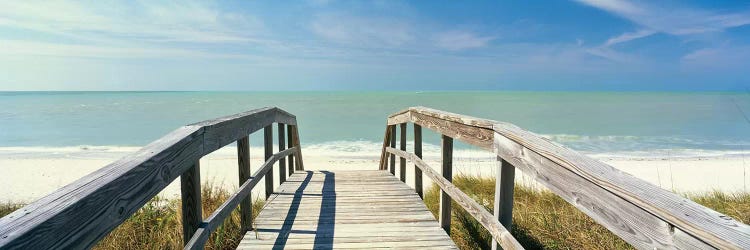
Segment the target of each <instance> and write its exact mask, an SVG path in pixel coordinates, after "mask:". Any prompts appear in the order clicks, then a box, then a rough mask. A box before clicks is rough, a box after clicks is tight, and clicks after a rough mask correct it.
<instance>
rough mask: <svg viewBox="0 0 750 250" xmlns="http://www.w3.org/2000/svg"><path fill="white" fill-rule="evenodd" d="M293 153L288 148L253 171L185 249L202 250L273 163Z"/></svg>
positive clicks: (202, 225)
mask: <svg viewBox="0 0 750 250" xmlns="http://www.w3.org/2000/svg"><path fill="white" fill-rule="evenodd" d="M294 152H296V149H295V148H289V149H287V150H284V151H281V152H278V153H276V154H274V155H272V156H271V157H269V159H268V160H267V161H266V162H265V163H263V165H261V166H260V168H259V169H258V170H256V171H255V173H254V174H253V176H252V177H251V178H250V179H248V180H247V181H245V182H244V183H243V184H242V185H241V186H240V188H239V190H237V192H235V193H234V194H232V195H231V196H229V198H228V199H227V200H226V201H225V202H224V203H222V204H221V206H219V207H218V208H216V210H215V211H214V212H213V213H212V214H211V215H209V216H208V218H206V220H204V221H202V223H201V224H200V230H198V231H197V232H196V233H195V235H193V237H192V238H191V239H190V241H189V242H188V244H187V245H186V246H185V249H203V246H204V245H205V243H206V241H207V240H208V236H209V235H210V234H211V232H212V231H213V230H214V229H216V227H218V226H219V225H220V224H221V223H223V222H224V220H225V219H226V218H227V217H228V216H229V215H230V214H231V213H232V211H233V210H234V209H235V208H236V207H237V206H238V205H239V204H240V202H242V201H243V200H244V199H245V197H247V196H249V195H250V192H251V191H252V190H253V187H255V185H257V184H258V182H260V179H261V176H263V175H265V174H266V173H268V172H272V171H273V164H274V163H276V162H277V161H279V160H282V159H284V158H285V157H286V156H287V155H289V154H292V153H294Z"/></svg>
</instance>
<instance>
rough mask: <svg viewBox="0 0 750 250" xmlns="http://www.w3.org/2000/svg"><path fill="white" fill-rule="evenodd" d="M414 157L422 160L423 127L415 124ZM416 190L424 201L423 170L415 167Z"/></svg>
mask: <svg viewBox="0 0 750 250" xmlns="http://www.w3.org/2000/svg"><path fill="white" fill-rule="evenodd" d="M414 155H416V156H417V157H419V158H420V159H421V158H422V126H419V125H417V124H414ZM414 190H416V191H417V195H419V198H423V199H424V188H423V187H422V170H420V169H419V167H417V166H414Z"/></svg>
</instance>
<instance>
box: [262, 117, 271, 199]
mask: <svg viewBox="0 0 750 250" xmlns="http://www.w3.org/2000/svg"><path fill="white" fill-rule="evenodd" d="M263 149H264V151H265V157H264V158H263V159H265V160H266V161H267V160H268V159H269V158H271V156H273V126H271V125H268V126H266V127H264V128H263ZM265 178H266V199H268V197H270V196H271V194H272V193H273V170H271V171H268V172H266V176H265Z"/></svg>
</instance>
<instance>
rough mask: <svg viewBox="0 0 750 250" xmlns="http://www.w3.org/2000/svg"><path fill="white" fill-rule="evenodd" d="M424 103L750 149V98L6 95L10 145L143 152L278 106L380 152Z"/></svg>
mask: <svg viewBox="0 0 750 250" xmlns="http://www.w3.org/2000/svg"><path fill="white" fill-rule="evenodd" d="M418 105H419V106H428V107H432V108H436V109H442V110H446V111H451V112H456V113H461V114H466V115H473V116H477V117H482V118H488V119H494V120H500V121H505V122H510V123H514V124H516V125H518V126H521V127H523V128H525V129H527V130H531V131H533V132H535V133H538V134H540V135H543V136H546V137H548V138H550V139H552V140H554V141H557V142H559V143H562V144H564V145H567V146H569V147H572V148H573V149H576V150H581V151H585V152H590V153H650V154H664V153H674V154H680V153H683V154H703V153H708V154H711V153H716V152H727V153H733V152H734V153H737V152H740V153H741V152H744V151H746V150H748V149H750V121H748V120H747V118H746V115H748V114H750V94H747V93H640V92H628V93H602V92H0V107H2V108H0V147H64V146H80V145H92V146H142V145H145V144H147V143H149V142H151V141H153V140H155V139H157V138H159V137H161V136H162V135H164V134H166V133H168V132H169V131H171V130H173V129H175V128H177V127H179V126H181V125H185V124H189V123H193V122H197V121H201V120H205V119H211V118H214V117H218V116H222V115H228V114H232V113H236V112H241V111H245V110H249V109H254V108H259V107H264V106H278V107H280V108H282V109H285V110H287V111H289V112H291V113H293V114H295V115H297V117H298V120H299V123H300V133H301V137H302V138H301V139H302V143H303V144H304V145H311V146H314V145H317V146H321V145H323V146H325V147H328V148H330V149H331V150H342V151H357V150H364V148H367V150H372V148H373V147H377V145H378V144H379V142H382V136H383V132H384V129H385V127H384V126H385V119H386V117H387V116H388V115H389V114H391V113H393V112H396V111H399V110H402V109H404V108H406V107H409V106H418ZM426 136H428V142H433V143H435V142H437V138H438V137H437V135H426ZM251 140H252V143H253V144H256V145H257V144H259V143H260V139H259V137H257V136H256V137H251ZM362 145H368V146H362ZM463 147H466V146H465V145H464V146H463Z"/></svg>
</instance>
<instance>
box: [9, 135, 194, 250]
mask: <svg viewBox="0 0 750 250" xmlns="http://www.w3.org/2000/svg"><path fill="white" fill-rule="evenodd" d="M202 139H203V128H200V127H194V126H186V127H182V128H179V129H177V130H175V131H173V132H171V133H169V134H168V135H166V136H164V137H162V138H161V139H159V140H157V141H154V142H152V143H151V144H149V145H147V146H145V147H143V148H142V149H141V150H139V151H138V152H135V153H132V154H129V155H128V156H126V157H123V158H122V159H120V160H117V161H116V162H114V163H111V164H109V165H107V166H105V167H104V168H101V169H99V170H97V171H95V172H93V173H91V174H89V175H86V176H84V177H83V178H81V179H79V180H77V181H75V182H73V183H71V184H69V185H66V186H65V187H62V188H60V189H58V190H57V191H54V192H53V193H51V194H49V195H47V196H45V197H43V198H41V199H39V200H37V201H35V202H33V203H31V204H29V205H27V206H25V207H23V208H21V209H18V210H16V211H15V212H13V213H11V214H8V215H7V216H5V217H2V218H0V248H9V249H59V248H76V249H78V248H90V247H92V246H93V245H94V244H95V243H96V242H97V241H98V240H99V239H101V238H102V237H104V236H105V235H107V234H108V233H109V232H110V231H111V230H112V229H114V228H115V227H116V226H118V225H120V223H122V222H123V221H124V220H125V219H127V218H128V217H129V216H130V215H131V214H133V213H135V211H137V210H138V209H139V208H140V207H141V206H143V204H145V203H146V202H147V201H148V200H150V199H151V198H153V197H154V196H155V195H156V194H157V193H159V191H161V190H162V189H164V187H166V186H167V185H168V184H169V183H171V182H172V181H173V180H174V179H176V178H177V177H178V176H180V175H181V174H182V173H183V172H185V171H187V169H188V168H190V167H192V166H193V164H194V163H195V162H196V161H198V160H199V159H200V157H201V156H203V147H202V144H203V140H202Z"/></svg>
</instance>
